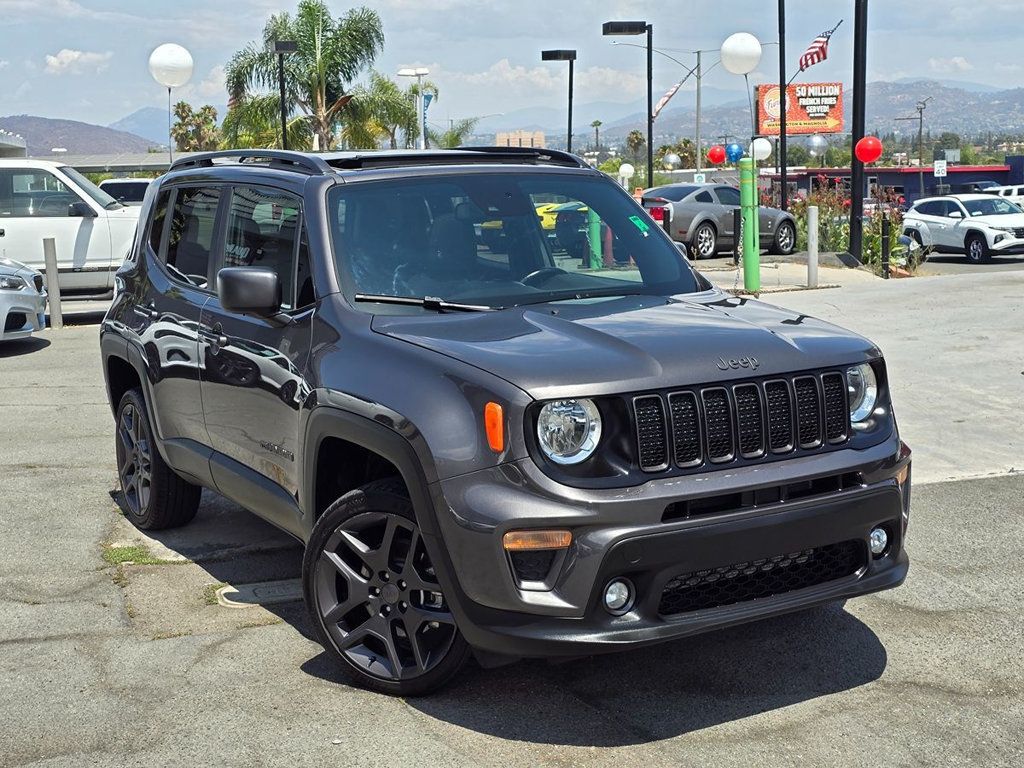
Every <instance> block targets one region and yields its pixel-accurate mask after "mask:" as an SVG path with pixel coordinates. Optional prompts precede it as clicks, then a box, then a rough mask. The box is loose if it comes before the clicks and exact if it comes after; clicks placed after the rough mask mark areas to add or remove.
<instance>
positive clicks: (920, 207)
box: [914, 201, 942, 216]
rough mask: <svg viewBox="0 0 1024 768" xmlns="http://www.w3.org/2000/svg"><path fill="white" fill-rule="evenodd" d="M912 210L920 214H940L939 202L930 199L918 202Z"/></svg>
mask: <svg viewBox="0 0 1024 768" xmlns="http://www.w3.org/2000/svg"><path fill="white" fill-rule="evenodd" d="M914 212H915V213H919V214H921V215H922V216H941V215H942V212H941V211H940V210H939V203H937V202H935V201H932V202H930V203H918V204H917V205H915V206H914Z"/></svg>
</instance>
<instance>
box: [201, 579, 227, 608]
mask: <svg viewBox="0 0 1024 768" xmlns="http://www.w3.org/2000/svg"><path fill="white" fill-rule="evenodd" d="M226 586H227V583H226V582H223V581H218V582H217V583H216V584H207V585H206V586H205V587H203V602H204V603H206V604H207V605H217V590H219V589H221V588H222V587H226Z"/></svg>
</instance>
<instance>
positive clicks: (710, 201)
mask: <svg viewBox="0 0 1024 768" xmlns="http://www.w3.org/2000/svg"><path fill="white" fill-rule="evenodd" d="M643 205H644V208H646V209H647V210H648V212H649V213H650V214H651V216H652V217H653V218H654V220H655V221H657V222H659V223H661V222H663V221H664V216H665V212H666V211H669V212H670V216H671V228H672V239H673V240H675V241H676V242H680V243H686V245H687V246H688V248H689V251H690V253H692V254H693V255H694V257H695V258H698V259H701V258H710V257H712V256H714V255H715V254H716V253H718V252H719V251H723V250H731V249H732V248H733V211H735V210H736V209H737V208H739V207H740V191H739V190H738V189H736V187H730V186H728V185H726V184H667V185H665V186H661V187H653V188H652V189H647V190H644V193H643ZM758 213H759V216H758V221H759V224H760V228H761V247H762V248H767V249H768V250H769V251H770V252H771V253H778V254H789V253H792V252H793V249H794V248H795V247H796V219H794V218H793V216H792V215H791V214H789V213H787V212H785V211H781V210H779V209H778V208H768V207H765V206H761V207H759V208H758Z"/></svg>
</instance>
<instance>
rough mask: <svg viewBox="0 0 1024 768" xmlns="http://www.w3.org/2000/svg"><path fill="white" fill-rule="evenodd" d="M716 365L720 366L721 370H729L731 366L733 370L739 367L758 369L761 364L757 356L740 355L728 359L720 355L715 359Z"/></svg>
mask: <svg viewBox="0 0 1024 768" xmlns="http://www.w3.org/2000/svg"><path fill="white" fill-rule="evenodd" d="M715 365H716V366H718V370H720V371H728V370H729V369H730V368H731V369H733V370H736V369H739V368H750V369H751V370H752V371H756V370H757V369H758V367H759V366H760V365H761V364H760V363H759V362H757V358H756V357H740V358H732V359H730V360H726V359H725V358H722V357H719V358H718V359H716V360H715Z"/></svg>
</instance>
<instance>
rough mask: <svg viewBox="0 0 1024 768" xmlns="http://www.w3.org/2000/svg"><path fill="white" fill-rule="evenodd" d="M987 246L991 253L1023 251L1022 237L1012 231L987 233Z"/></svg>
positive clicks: (1023, 239)
mask: <svg viewBox="0 0 1024 768" xmlns="http://www.w3.org/2000/svg"><path fill="white" fill-rule="evenodd" d="M988 247H989V250H991V251H992V252H993V253H1024V237H1016V236H1014V234H1013V233H1012V232H996V233H994V234H993V233H990V234H989V235H988Z"/></svg>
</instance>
